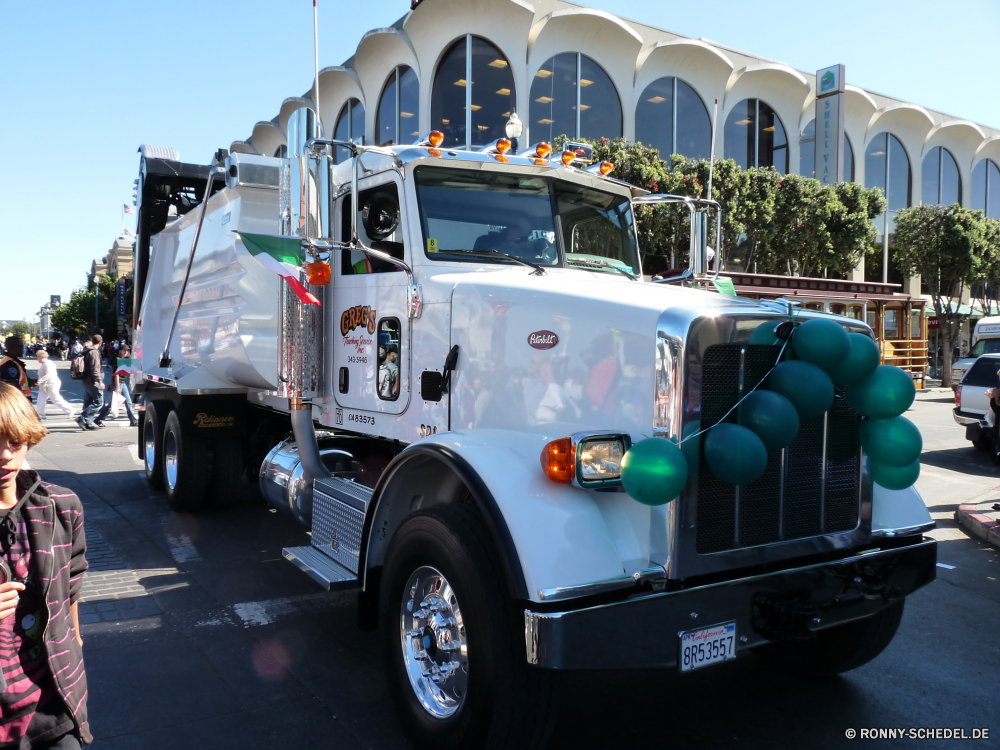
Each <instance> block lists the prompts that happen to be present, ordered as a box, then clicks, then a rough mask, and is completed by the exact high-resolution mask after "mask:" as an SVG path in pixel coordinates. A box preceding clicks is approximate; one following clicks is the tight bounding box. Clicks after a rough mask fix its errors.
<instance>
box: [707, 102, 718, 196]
mask: <svg viewBox="0 0 1000 750" xmlns="http://www.w3.org/2000/svg"><path fill="white" fill-rule="evenodd" d="M718 118H719V100H718V99H716V100H715V109H714V110H712V150H711V152H710V153H709V155H708V199H709V200H712V173H713V172H714V171H715V125H716V122H717V121H718Z"/></svg>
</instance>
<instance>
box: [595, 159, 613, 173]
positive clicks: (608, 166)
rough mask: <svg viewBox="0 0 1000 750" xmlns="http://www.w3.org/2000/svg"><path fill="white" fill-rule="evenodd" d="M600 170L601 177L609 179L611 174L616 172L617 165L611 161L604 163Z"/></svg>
mask: <svg viewBox="0 0 1000 750" xmlns="http://www.w3.org/2000/svg"><path fill="white" fill-rule="evenodd" d="M598 169H599V170H600V172H601V177H607V176H608V175H609V174H611V173H612V172H614V171H615V165H614V164H612V163H611V162H609V161H602V162H601V165H600V166H599V167H598Z"/></svg>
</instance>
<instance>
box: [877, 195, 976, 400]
mask: <svg viewBox="0 0 1000 750" xmlns="http://www.w3.org/2000/svg"><path fill="white" fill-rule="evenodd" d="M985 234H986V232H985V225H984V222H983V220H982V214H981V213H980V212H978V211H969V210H967V209H964V208H962V207H961V206H960V205H958V204H957V203H956V204H954V205H951V206H939V205H930V206H914V207H913V208H907V209H903V210H901V211H900V212H899V214H898V215H897V216H896V227H895V231H894V235H895V238H894V246H895V249H896V262H897V264H898V266H899V268H900V270H901V271H902V272H903V273H905V274H908V275H910V276H912V275H914V274H920V276H921V279H922V280H923V281H924V283H926V284H927V286H928V287H929V288H930V293H931V300H932V302H933V304H934V313H935V315H937V319H938V320H939V321H940V322H941V335H942V337H943V338H944V357H943V362H942V369H941V384H942V385H943V386H945V387H949V386H951V355H952V349H953V347H954V341H955V338H956V337H957V336H958V329H959V326H960V325H961V323H962V321H963V320H964V319H965V318H966V317H968V314H962V312H961V308H960V303H961V300H962V296H963V294H964V292H965V289H966V287H967V286H968V285H970V284H972V283H973V282H974V280H975V278H976V270H977V263H978V261H977V258H979V257H982V255H983V246H984V243H985Z"/></svg>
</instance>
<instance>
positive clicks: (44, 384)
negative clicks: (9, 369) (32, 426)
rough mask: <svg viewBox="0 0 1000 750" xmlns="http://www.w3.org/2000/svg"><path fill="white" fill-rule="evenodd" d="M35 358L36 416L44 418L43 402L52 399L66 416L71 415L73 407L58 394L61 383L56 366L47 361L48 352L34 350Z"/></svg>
mask: <svg viewBox="0 0 1000 750" xmlns="http://www.w3.org/2000/svg"><path fill="white" fill-rule="evenodd" d="M35 359H36V360H38V398H37V399H35V411H37V412H38V416H39V417H40V418H42V419H45V402H46V401H47V400H48V399H52V404H53V405H54V406H58V407H59V408H60V409H62V410H63V411H64V412H66V415H67V416H70V417H72V416H73V407H71V406H70V405H69V404H68V403H67V401H66V399H64V398H63V397H62V396H61V395H60V394H59V388H60V387H61V386H62V383H61V382H60V381H59V373H58V371H57V370H56V366H55V365H54V364H52V363H51V362H49V353H48V352H47V351H45V350H44V349H39V350H38V351H37V352H35Z"/></svg>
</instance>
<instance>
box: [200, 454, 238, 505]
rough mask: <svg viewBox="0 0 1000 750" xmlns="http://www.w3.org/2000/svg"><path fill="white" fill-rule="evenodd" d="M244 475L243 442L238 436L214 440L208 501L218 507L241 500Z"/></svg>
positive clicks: (234, 503)
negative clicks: (241, 484)
mask: <svg viewBox="0 0 1000 750" xmlns="http://www.w3.org/2000/svg"><path fill="white" fill-rule="evenodd" d="M242 476H243V444H242V442H241V440H240V438H238V437H217V438H214V439H213V440H212V478H211V479H210V480H209V483H208V501H209V503H211V504H212V505H213V506H215V507H217V508H231V507H233V506H234V505H236V503H237V502H238V501H239V492H240V479H241V478H242Z"/></svg>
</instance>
